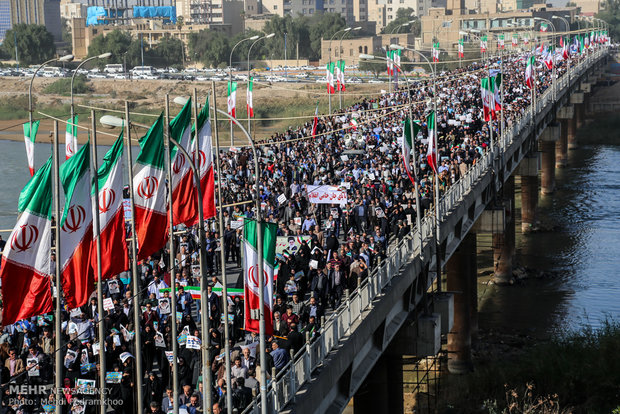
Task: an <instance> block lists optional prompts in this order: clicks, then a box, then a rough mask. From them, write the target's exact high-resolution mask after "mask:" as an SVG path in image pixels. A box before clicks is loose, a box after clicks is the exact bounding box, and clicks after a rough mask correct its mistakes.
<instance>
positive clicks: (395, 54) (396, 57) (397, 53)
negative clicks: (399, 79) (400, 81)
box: [392, 49, 403, 73]
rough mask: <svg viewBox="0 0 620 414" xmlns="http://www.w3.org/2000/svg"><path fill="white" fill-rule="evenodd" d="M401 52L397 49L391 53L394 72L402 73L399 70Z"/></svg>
mask: <svg viewBox="0 0 620 414" xmlns="http://www.w3.org/2000/svg"><path fill="white" fill-rule="evenodd" d="M402 52H403V51H402V50H400V49H397V50H393V51H392V57H393V58H394V69H395V70H396V72H398V73H400V72H402V71H401V69H400V55H401V54H402Z"/></svg>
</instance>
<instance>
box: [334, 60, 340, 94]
mask: <svg viewBox="0 0 620 414" xmlns="http://www.w3.org/2000/svg"><path fill="white" fill-rule="evenodd" d="M334 80H335V82H336V90H337V91H339V90H340V61H339V60H337V61H336V62H334Z"/></svg>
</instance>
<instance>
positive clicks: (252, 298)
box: [243, 220, 278, 335]
mask: <svg viewBox="0 0 620 414" xmlns="http://www.w3.org/2000/svg"><path fill="white" fill-rule="evenodd" d="M261 226H262V230H263V240H262V243H263V257H262V258H261V259H259V257H258V243H259V241H258V228H257V225H256V221H255V220H245V221H244V225H243V253H244V254H243V259H244V260H243V273H244V275H245V276H244V284H243V286H244V295H245V326H244V328H243V329H245V330H246V331H250V332H257V333H258V332H259V320H260V307H261V306H263V309H264V314H265V335H272V334H273V276H274V264H275V259H276V232H277V230H278V226H277V224H275V223H265V222H263V223H261ZM259 260H262V261H263V274H262V275H259V274H258V261H259ZM259 277H260V278H262V279H263V287H264V289H263V298H264V303H262V304H261V303H260V299H259V298H260V297H259V294H260V291H259V286H260V282H259Z"/></svg>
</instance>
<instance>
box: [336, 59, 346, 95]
mask: <svg viewBox="0 0 620 414" xmlns="http://www.w3.org/2000/svg"><path fill="white" fill-rule="evenodd" d="M337 65H338V90H339V91H345V90H346V89H345V85H344V66H345V64H344V60H339V61H338V63H337Z"/></svg>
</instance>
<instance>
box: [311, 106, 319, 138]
mask: <svg viewBox="0 0 620 414" xmlns="http://www.w3.org/2000/svg"><path fill="white" fill-rule="evenodd" d="M318 125H319V101H317V102H316V109H315V110H314V119H312V136H313V137H314V136H316V128H317V126H318Z"/></svg>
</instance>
